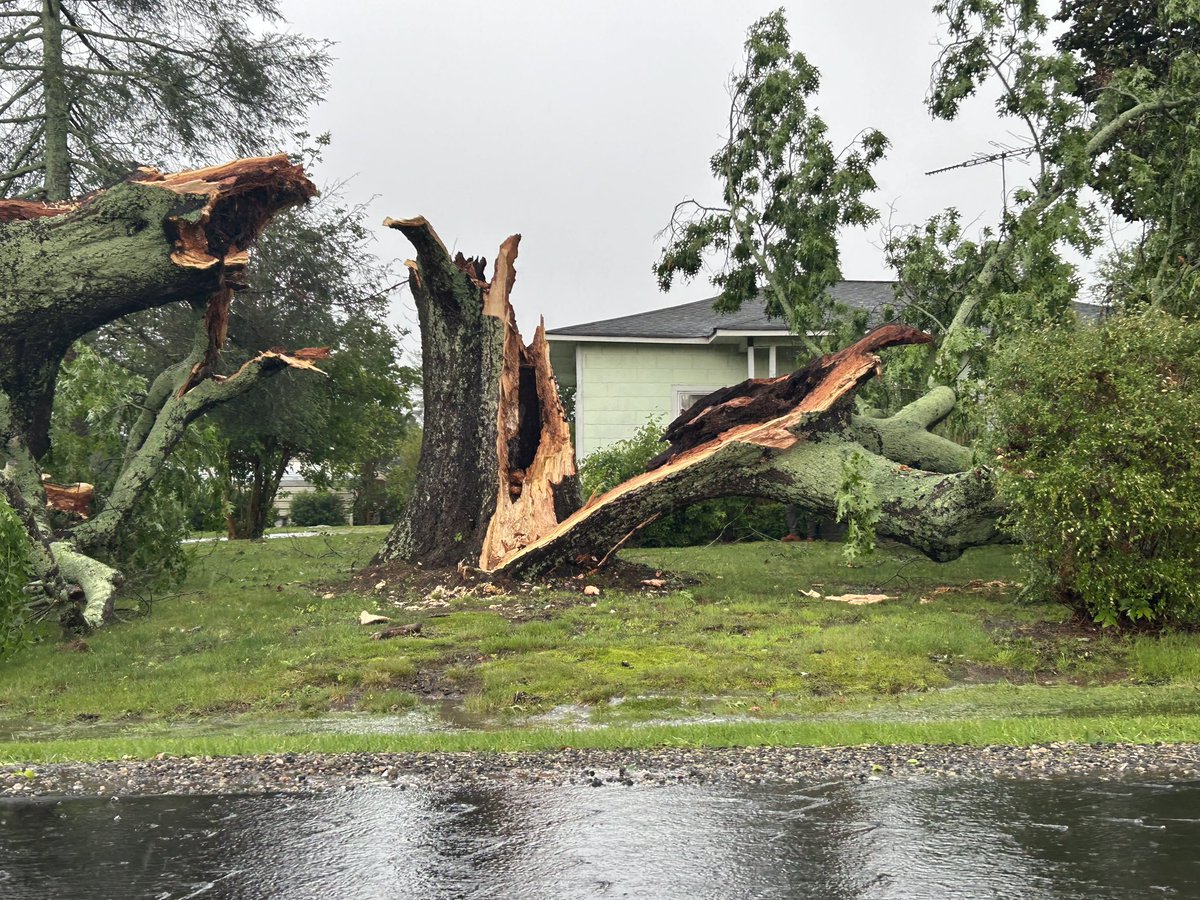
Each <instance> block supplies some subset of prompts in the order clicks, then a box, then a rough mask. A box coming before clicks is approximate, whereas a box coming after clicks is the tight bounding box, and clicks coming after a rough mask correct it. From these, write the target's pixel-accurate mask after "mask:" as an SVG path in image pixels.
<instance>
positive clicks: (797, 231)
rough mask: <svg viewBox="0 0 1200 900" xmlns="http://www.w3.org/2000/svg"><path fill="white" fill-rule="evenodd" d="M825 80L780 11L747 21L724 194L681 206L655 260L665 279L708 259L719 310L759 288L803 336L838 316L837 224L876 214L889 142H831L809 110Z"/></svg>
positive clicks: (860, 222) (721, 159)
mask: <svg viewBox="0 0 1200 900" xmlns="http://www.w3.org/2000/svg"><path fill="white" fill-rule="evenodd" d="M820 83H821V79H820V73H819V72H818V71H817V69H816V68H815V67H814V66H813V65H812V64H811V63H810V62H809V61H808V59H807V58H806V57H805V56H804V54H803V53H801V52H799V51H795V50H792V49H791V46H790V37H789V35H788V30H787V20H786V17H785V16H784V13H783V10H776V11H775V12H773V13H771V14H770V15H768V16H765V17H764V18H762V19H759V20H758V21H757V22H755V23H754V24H753V25H751V26H750V29H749V31H748V33H747V35H746V43H745V59H744V62H743V66H742V69H741V70H740V71H739V72H737V73H736V74H735V75H734V76H733V77H732V79H731V83H730V94H731V97H732V102H731V105H730V109H729V131H728V136H727V138H726V141H725V144H724V145H723V146H722V147H721V148H720V149H719V150H718V151H717V152H716V153H715V154H714V155H713V157H712V159H711V160H710V161H709V165H710V168H711V170H712V173H713V176H714V178H715V179H716V181H717V184H718V186H719V187H720V191H721V198H720V201H719V202H717V203H711V204H710V203H705V202H701V201H699V200H694V199H689V200H684V201H682V202H681V203H679V204H678V205H677V206H676V207H675V211H674V213H673V215H672V217H671V222H670V224H669V225H668V226H667V229H666V231H665V234H666V235H667V238H668V243H667V246H666V247H664V248H663V251H662V256H661V257H660V259H659V261H658V263H657V265H656V266H655V269H654V271H655V274H656V275H657V277H658V284H659V287H661V288H662V289H663V290H668V289H670V287H671V284H672V283H673V281H674V280H675V278H676V277H682V278H685V279H691V278H694V277H696V276H697V275H698V274H700V272H701V271H702V270H703V269H704V268H705V267H706V265H709V264H711V265H712V275H711V280H712V283H713V285H714V286H716V287H717V288H719V289H720V295H719V296H718V298H717V300H716V303H715V304H714V305H715V307H716V308H717V309H720V310H725V311H730V312H732V311H734V310H737V309H739V308H740V307H741V305H742V304H743V303H745V302H747V301H748V300H751V299H753V298H755V297H757V296H759V295H760V293H761V295H762V296H763V298H764V299H765V301H766V308H767V312H768V314H770V315H774V316H779V317H783V318H786V320H787V321H788V323H789V324H790V325H791V327H792V329H793V330H794V331H795V332H796V333H797V334H800V335H806V334H808V333H810V332H816V331H823V330H825V329H827V328H828V327H829V325H830V323H831V321H832V320H835V319H836V318H837V317H838V310H837V309H836V308H835V305H834V304H833V303H832V301H831V299H830V298H829V296H828V294H827V292H826V291H827V288H828V287H829V286H830V285H831V284H833V283H834V282H835V281H838V280H840V279H841V277H842V276H841V269H840V267H839V254H838V241H837V233H838V229H840V228H844V227H847V226H864V225H869V224H870V223H871V222H874V221H875V220H876V219H877V218H878V212H877V210H875V208H874V207H872V206H871V205H869V204H868V203H867V201H866V199H865V198H866V195H868V194H870V193H871V192H872V191H873V190H874V189H875V186H876V185H875V179H874V178H873V176H872V175H871V166H873V165H874V164H875V163H877V162H879V160H880V159H882V158H883V155H884V152H885V151H886V149H887V145H888V142H887V138H885V137H884V136H883V134H881V133H880V132H878V131H875V130H873V129H868V130H865V131H864V132H862V133H861V134H860V135H858V136H857V137H856V138H855V139H854V140H852V141H851V142H850V143H849V145H847V146H846V147H845V148H844V149H842V150H841V151H837V150H835V149H834V144H833V142H832V141H831V139H830V138H829V135H828V127H827V126H826V124H825V122H824V120H823V119H822V118H821V117H820V116H819V115H818V114H817V112H816V111H815V109H813V104H814V103H815V100H816V95H817V91H818V89H819V87H820Z"/></svg>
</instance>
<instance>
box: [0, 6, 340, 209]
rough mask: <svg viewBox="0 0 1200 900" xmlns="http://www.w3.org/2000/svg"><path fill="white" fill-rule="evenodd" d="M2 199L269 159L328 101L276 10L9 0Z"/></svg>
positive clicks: (50, 196)
mask: <svg viewBox="0 0 1200 900" xmlns="http://www.w3.org/2000/svg"><path fill="white" fill-rule="evenodd" d="M0 21H2V22H4V23H6V24H7V25H8V31H7V33H5V34H3V35H0V98H2V99H0V196H28V197H34V198H41V199H46V200H65V199H68V198H69V197H72V196H75V195H78V194H82V193H84V192H86V191H88V190H91V189H92V188H95V187H98V186H101V185H103V184H105V183H107V182H109V181H110V180H112V179H114V178H115V177H118V176H121V175H124V174H126V173H128V172H129V171H131V170H132V169H133V168H134V167H135V166H136V165H139V164H158V165H161V164H168V163H173V162H174V163H177V162H178V161H180V160H182V159H187V160H189V161H194V160H195V159H197V158H202V159H205V160H214V159H216V158H218V157H222V156H227V155H235V156H237V155H253V154H256V153H260V152H261V150H262V148H263V147H264V146H265V145H266V144H268V143H270V139H271V138H272V137H273V136H276V135H278V134H280V133H283V132H287V131H290V130H292V129H294V128H295V127H297V126H298V125H299V124H301V123H303V121H304V119H305V115H306V113H307V109H308V107H309V106H310V105H311V104H312V103H314V102H316V101H317V100H319V99H320V97H321V95H322V93H323V92H324V89H325V83H326V81H325V70H326V67H327V65H328V63H329V57H328V54H327V50H328V44H326V43H325V42H321V41H314V40H310V39H308V38H304V37H300V36H298V35H293V34H287V33H284V32H279V31H265V32H264V31H262V30H261V28H260V25H261V24H263V23H265V24H266V25H268V26H271V25H278V24H279V23H280V22H281V21H282V17H281V15H280V12H279V4H278V2H277V0H247V2H243V3H212V2H210V3H194V2H188V0H0Z"/></svg>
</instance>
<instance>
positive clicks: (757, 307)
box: [547, 281, 896, 340]
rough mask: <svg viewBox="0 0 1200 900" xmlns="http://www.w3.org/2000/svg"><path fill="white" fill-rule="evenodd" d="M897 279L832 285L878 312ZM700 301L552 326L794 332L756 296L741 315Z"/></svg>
mask: <svg viewBox="0 0 1200 900" xmlns="http://www.w3.org/2000/svg"><path fill="white" fill-rule="evenodd" d="M892 285H893V282H891V281H839V282H837V283H836V284H834V285H832V286H831V287H830V288H829V293H830V294H831V295H832V296H833V298H834V299H835V300H837V301H839V302H841V303H844V304H846V305H847V306H849V307H850V308H851V309H862V310H866V311H867V312H869V313H873V314H874V315H873V316H872V318H875V317H876V316H878V314H879V312H880V311H881V310H882V309H883V307H884V306H887V305H888V304H892V305H894V304H895V302H896V300H895V294H894V293H893V291H892ZM714 299H715V298H712V297H710V298H709V299H707V300H696V301H693V302H692V303H683V304H680V305H679V306H668V307H666V308H664V309H652V310H650V311H649V312H644V313H635V314H634V315H631V316H618V317H617V318H615V319H603V320H601V321H599V322H587V323H585V324H583V325H569V326H567V327H566V328H552V329H550V330H549V331H548V332H547V334H548V335H550V336H553V337H615V338H622V337H626V338H635V337H637V338H674V339H676V340H679V339H687V338H691V339H693V340H695V339H705V338H710V337H712V336H713V334H715V333H716V332H717V331H743V332H745V331H749V332H758V331H777V332H779V333H780V334H786V333H787V331H788V325H787V321H786V320H785V319H778V318H776V319H770V318H767V314H766V312H765V310H764V306H765V304H764V302H763V301H762V300H760V299H755V300H751V301H749V302H747V303H745V304H743V305H742V308H741V309H740V310H738V311H737V312H735V313H720V312H717V311H716V310H714V309H713V308H712V305H713V300H714Z"/></svg>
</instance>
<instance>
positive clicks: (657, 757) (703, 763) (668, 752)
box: [0, 744, 1200, 799]
mask: <svg viewBox="0 0 1200 900" xmlns="http://www.w3.org/2000/svg"><path fill="white" fill-rule="evenodd" d="M929 777H944V778H959V777H962V778H1018V779H1022V778H1023V779H1046V778H1088V779H1092V780H1102V781H1108V780H1120V779H1145V778H1155V779H1167V780H1179V781H1188V780H1194V779H1197V778H1200V744H1154V745H1141V744H1094V745H1092V744H1041V745H1033V746H1030V747H979V748H975V747H945V746H911V745H910V746H903V745H900V746H887V747H879V746H859V747H827V748H811V747H803V748H783V747H779V748H744V749H722V750H682V749H661V750H652V751H614V750H562V751H555V752H537V753H347V754H327V755H326V754H281V755H271V756H239V757H168V756H163V757H160V758H155V759H150V760H122V761H115V762H103V763H65V762H64V763H51V764H42V765H36V766H30V767H24V766H4V767H0V797H4V798H14V799H15V798H27V797H62V796H68V797H69V796H80V797H86V796H91V797H95V796H139V795H156V794H230V793H236V794H265V793H283V794H312V793H322V792H327V791H342V790H348V789H353V788H357V787H370V786H390V787H393V788H401V789H403V788H406V787H421V786H426V785H431V784H433V785H440V784H446V783H461V782H465V783H470V782H479V781H497V780H508V781H513V782H518V783H546V784H556V785H567V784H576V785H590V786H592V787H598V788H599V787H633V786H639V785H641V786H659V785H668V784H680V783H722V782H725V783H738V782H742V783H757V782H779V783H794V782H800V781H813V780H822V781H828V780H837V779H847V780H858V781H863V780H868V779H872V778H929Z"/></svg>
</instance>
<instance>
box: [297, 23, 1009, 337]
mask: <svg viewBox="0 0 1200 900" xmlns="http://www.w3.org/2000/svg"><path fill="white" fill-rule="evenodd" d="M776 6H778V3H777V2H770V0H764V2H753V0H738V2H731V0H637V2H634V0H607V2H574V0H573V2H566V0H557V2H552V0H511V2H507V3H497V2H492V0H445V2H433V0H425V2H412V0H353V2H342V3H332V2H329V0H284V4H283V8H284V12H285V15H287V17H288V18H289V20H290V21H291V22H292V25H293V27H294V28H295V29H296V30H298V31H300V32H302V33H304V34H308V35H310V36H313V37H326V38H330V39H332V40H334V41H336V42H337V46H336V47H335V49H334V55H335V56H336V62H335V63H334V66H333V71H332V85H331V89H330V92H329V97H328V100H327V101H326V102H325V103H324V104H323V105H322V106H321V107H320V108H319V109H318V110H317V111H316V112H315V114H314V117H313V123H312V124H313V128H314V129H315V130H318V131H324V130H328V131H330V132H332V134H333V145H332V147H331V148H330V149H329V150H328V152H327V153H326V156H325V162H324V165H323V167H322V169H321V170H320V171H318V172H317V173H316V174H317V177H318V178H319V179H320V180H323V181H331V180H338V179H343V178H348V177H352V180H351V181H350V182H349V184H348V186H347V194H348V196H349V197H350V198H351V199H353V200H356V201H367V200H370V199H371V198H372V197H374V198H375V199H374V200H373V201H372V202H371V205H370V216H371V218H372V219H373V220H374V221H375V222H381V221H382V220H383V218H384V216H388V215H390V216H394V217H397V218H399V217H407V216H413V215H418V214H420V215H424V216H426V217H427V218H428V219H429V220H430V221H431V222H432V223H433V225H434V227H435V228H436V229H437V231H438V233H439V234H440V235H441V236H442V239H443V240H444V241H446V243H447V244H448V245H450V246H451V247H452V248H457V249H461V250H463V251H464V252H466V253H469V254H472V255H484V256H486V257H487V258H488V260H489V262H490V260H491V259H492V258H493V257H494V255H495V251H496V248H497V247H498V246H499V244H500V241H501V240H503V238H504V237H505V236H506V235H508V234H511V233H513V232H520V233H521V234H522V235H523V237H522V241H521V252H520V259H519V260H518V263H517V269H518V273H519V274H518V279H517V285H516V288H515V290H514V292H513V303H514V306H515V307H516V309H517V313H518V317H519V319H520V323H521V327H522V330H523V331H524V332H525V333H526V336H527V337H528V335H529V332H530V331H531V330H532V326H533V325H534V324H535V323H536V321H537V316H538V315H544V316H545V319H546V323H547V325H548V326H549V327H555V326H561V325H570V324H575V323H578V322H586V321H591V320H594V319H601V318H608V317H610V316H616V315H622V314H626V313H632V312H639V311H642V310H647V309H653V308H656V307H660V306H668V305H673V304H677V303H685V302H688V301H690V300H697V299H701V298H704V297H708V296H711V295H712V293H713V291H712V289H711V287H710V286H709V285H708V284H707V283H706V282H703V281H696V282H693V283H692V284H680V285H678V286H677V287H675V288H674V289H673V290H672V291H671V293H670V294H662V293H660V292H659V291H658V289H657V287H656V285H655V282H654V278H653V276H652V274H651V271H650V269H651V266H652V264H653V263H654V261H655V260H656V259H657V256H658V252H659V248H660V242H659V241H658V240H657V239H656V237H655V235H656V233H657V232H658V231H659V230H660V229H661V228H662V227H663V226H664V225H665V224H666V222H667V219H668V218H669V215H670V212H671V209H672V207H673V206H674V204H675V203H676V202H677V201H678V200H681V199H683V198H684V197H687V196H695V197H697V198H698V199H701V200H704V199H713V198H715V197H716V196H717V195H716V193H715V192H716V187H715V184H714V182H713V180H712V177H711V175H710V174H709V171H708V158H709V156H710V155H711V154H712V153H713V152H714V151H715V150H716V148H717V147H718V146H719V144H720V142H721V139H722V135H723V127H724V123H725V121H726V116H727V112H728V95H727V93H726V82H727V80H728V76H729V73H730V72H731V71H732V70H733V68H734V67H735V66H736V64H737V62H738V60H739V59H740V55H741V44H742V42H743V40H744V36H745V31H746V28H747V26H748V25H749V24H750V23H751V22H753V21H754V20H755V19H756V18H758V17H759V16H761V15H764V14H765V13H767V12H770V11H771V10H772V9H774V8H775V7H776ZM929 6H930V3H929V2H927V0H837V2H829V0H804V2H792V3H788V4H786V8H787V12H788V22H789V26H790V30H791V34H792V42H793V46H794V47H795V48H797V49H800V50H802V51H803V52H804V53H805V54H807V55H808V57H809V59H810V60H811V61H812V62H813V63H814V64H815V65H816V66H817V67H818V68H819V69H820V71H821V76H822V86H821V93H820V98H819V104H818V105H819V110H820V112H821V114H822V116H823V117H824V118H825V120H826V122H827V123H828V124H829V126H830V134H831V137H832V139H833V141H834V143H835V145H837V146H839V147H840V146H841V145H842V144H844V143H847V142H849V141H850V140H851V139H852V138H853V136H854V135H855V134H856V133H857V132H858V131H859V130H861V129H862V128H865V127H875V128H879V129H880V130H881V131H883V132H884V134H886V135H887V136H888V137H889V138H890V139H891V141H892V149H891V150H890V152H889V154H888V159H887V161H886V162H885V163H884V164H883V165H882V166H881V167H880V168H879V170H878V181H879V185H880V189H879V192H878V193H877V194H876V196H875V198H874V199H875V205H876V206H878V207H879V208H880V209H881V211H882V214H883V218H884V219H886V218H887V217H888V216H889V211H888V206H889V205H891V206H892V207H893V208H894V209H893V211H892V212H891V213H890V215H891V217H892V221H893V222H894V223H896V224H905V223H917V222H921V221H923V220H924V219H925V218H926V217H928V216H929V215H930V214H931V213H933V212H936V211H938V210H940V209H942V208H944V207H946V206H949V205H955V206H957V207H958V208H959V209H960V210H961V211H962V213H963V215H964V218H965V219H966V220H967V221H970V220H972V219H975V218H976V217H979V221H980V223H985V222H993V221H995V220H996V218H997V215H998V211H999V208H1000V204H1001V179H1000V171H999V169H998V168H997V167H996V166H994V165H984V166H978V167H975V168H969V169H962V170H958V171H955V172H948V173H945V174H941V175H935V176H926V175H924V174H923V173H924V172H925V171H926V170H928V169H933V168H937V167H939V166H944V165H948V164H951V163H955V162H958V161H961V160H964V159H967V158H970V157H971V156H973V155H975V154H976V153H979V152H989V151H991V150H992V149H993V148H992V147H991V146H990V145H989V141H1003V142H1007V143H1010V144H1011V143H1018V142H1020V137H1019V136H1016V137H1014V136H1013V134H1012V133H1010V129H1012V128H1013V127H1014V126H1013V125H1012V124H1011V123H1009V122H1002V121H998V120H997V119H996V117H995V115H994V112H993V110H992V108H991V106H990V104H988V103H987V102H984V101H980V102H976V103H973V104H968V107H967V108H966V109H965V111H964V114H963V116H962V117H961V119H960V120H959V121H956V122H953V123H941V122H934V121H933V120H931V119H930V118H929V116H928V114H927V113H926V111H925V108H924V105H923V100H924V96H925V93H926V88H927V86H928V82H929V70H930V66H931V64H932V62H933V60H934V58H935V56H936V52H937V48H936V39H937V21H936V19H935V17H934V16H933V15H932V13H931V12H930V11H929ZM1027 173H1028V170H1027V169H1026V168H1025V167H1023V166H1020V165H1015V164H1013V163H1011V162H1010V163H1009V178H1008V184H1009V188H1010V189H1011V188H1012V187H1013V184H1014V182H1015V181H1017V180H1019V179H1024V178H1026V177H1027ZM378 230H379V250H380V253H381V255H384V256H396V257H400V258H404V257H405V256H407V255H409V254H410V249H409V246H408V244H407V242H406V241H405V240H404V238H403V237H402V236H401V235H400V234H399V233H397V232H392V231H387V230H385V229H383V228H379V229H378ZM879 244H880V237H879V232H878V229H875V228H873V229H871V230H870V231H868V232H861V231H860V232H848V233H847V234H846V235H845V236H844V239H843V241H842V271H843V273H844V276H845V277H846V278H851V279H853V278H887V277H890V273H889V272H888V270H887V269H886V267H885V266H884V262H883V254H882V253H881V251H880V249H879ZM401 302H402V303H403V304H405V305H407V306H411V300H410V299H409V298H408V297H407V295H406V296H405V297H404V298H403V300H402V301H401ZM401 316H402V317H403V314H402V313H401Z"/></svg>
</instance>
